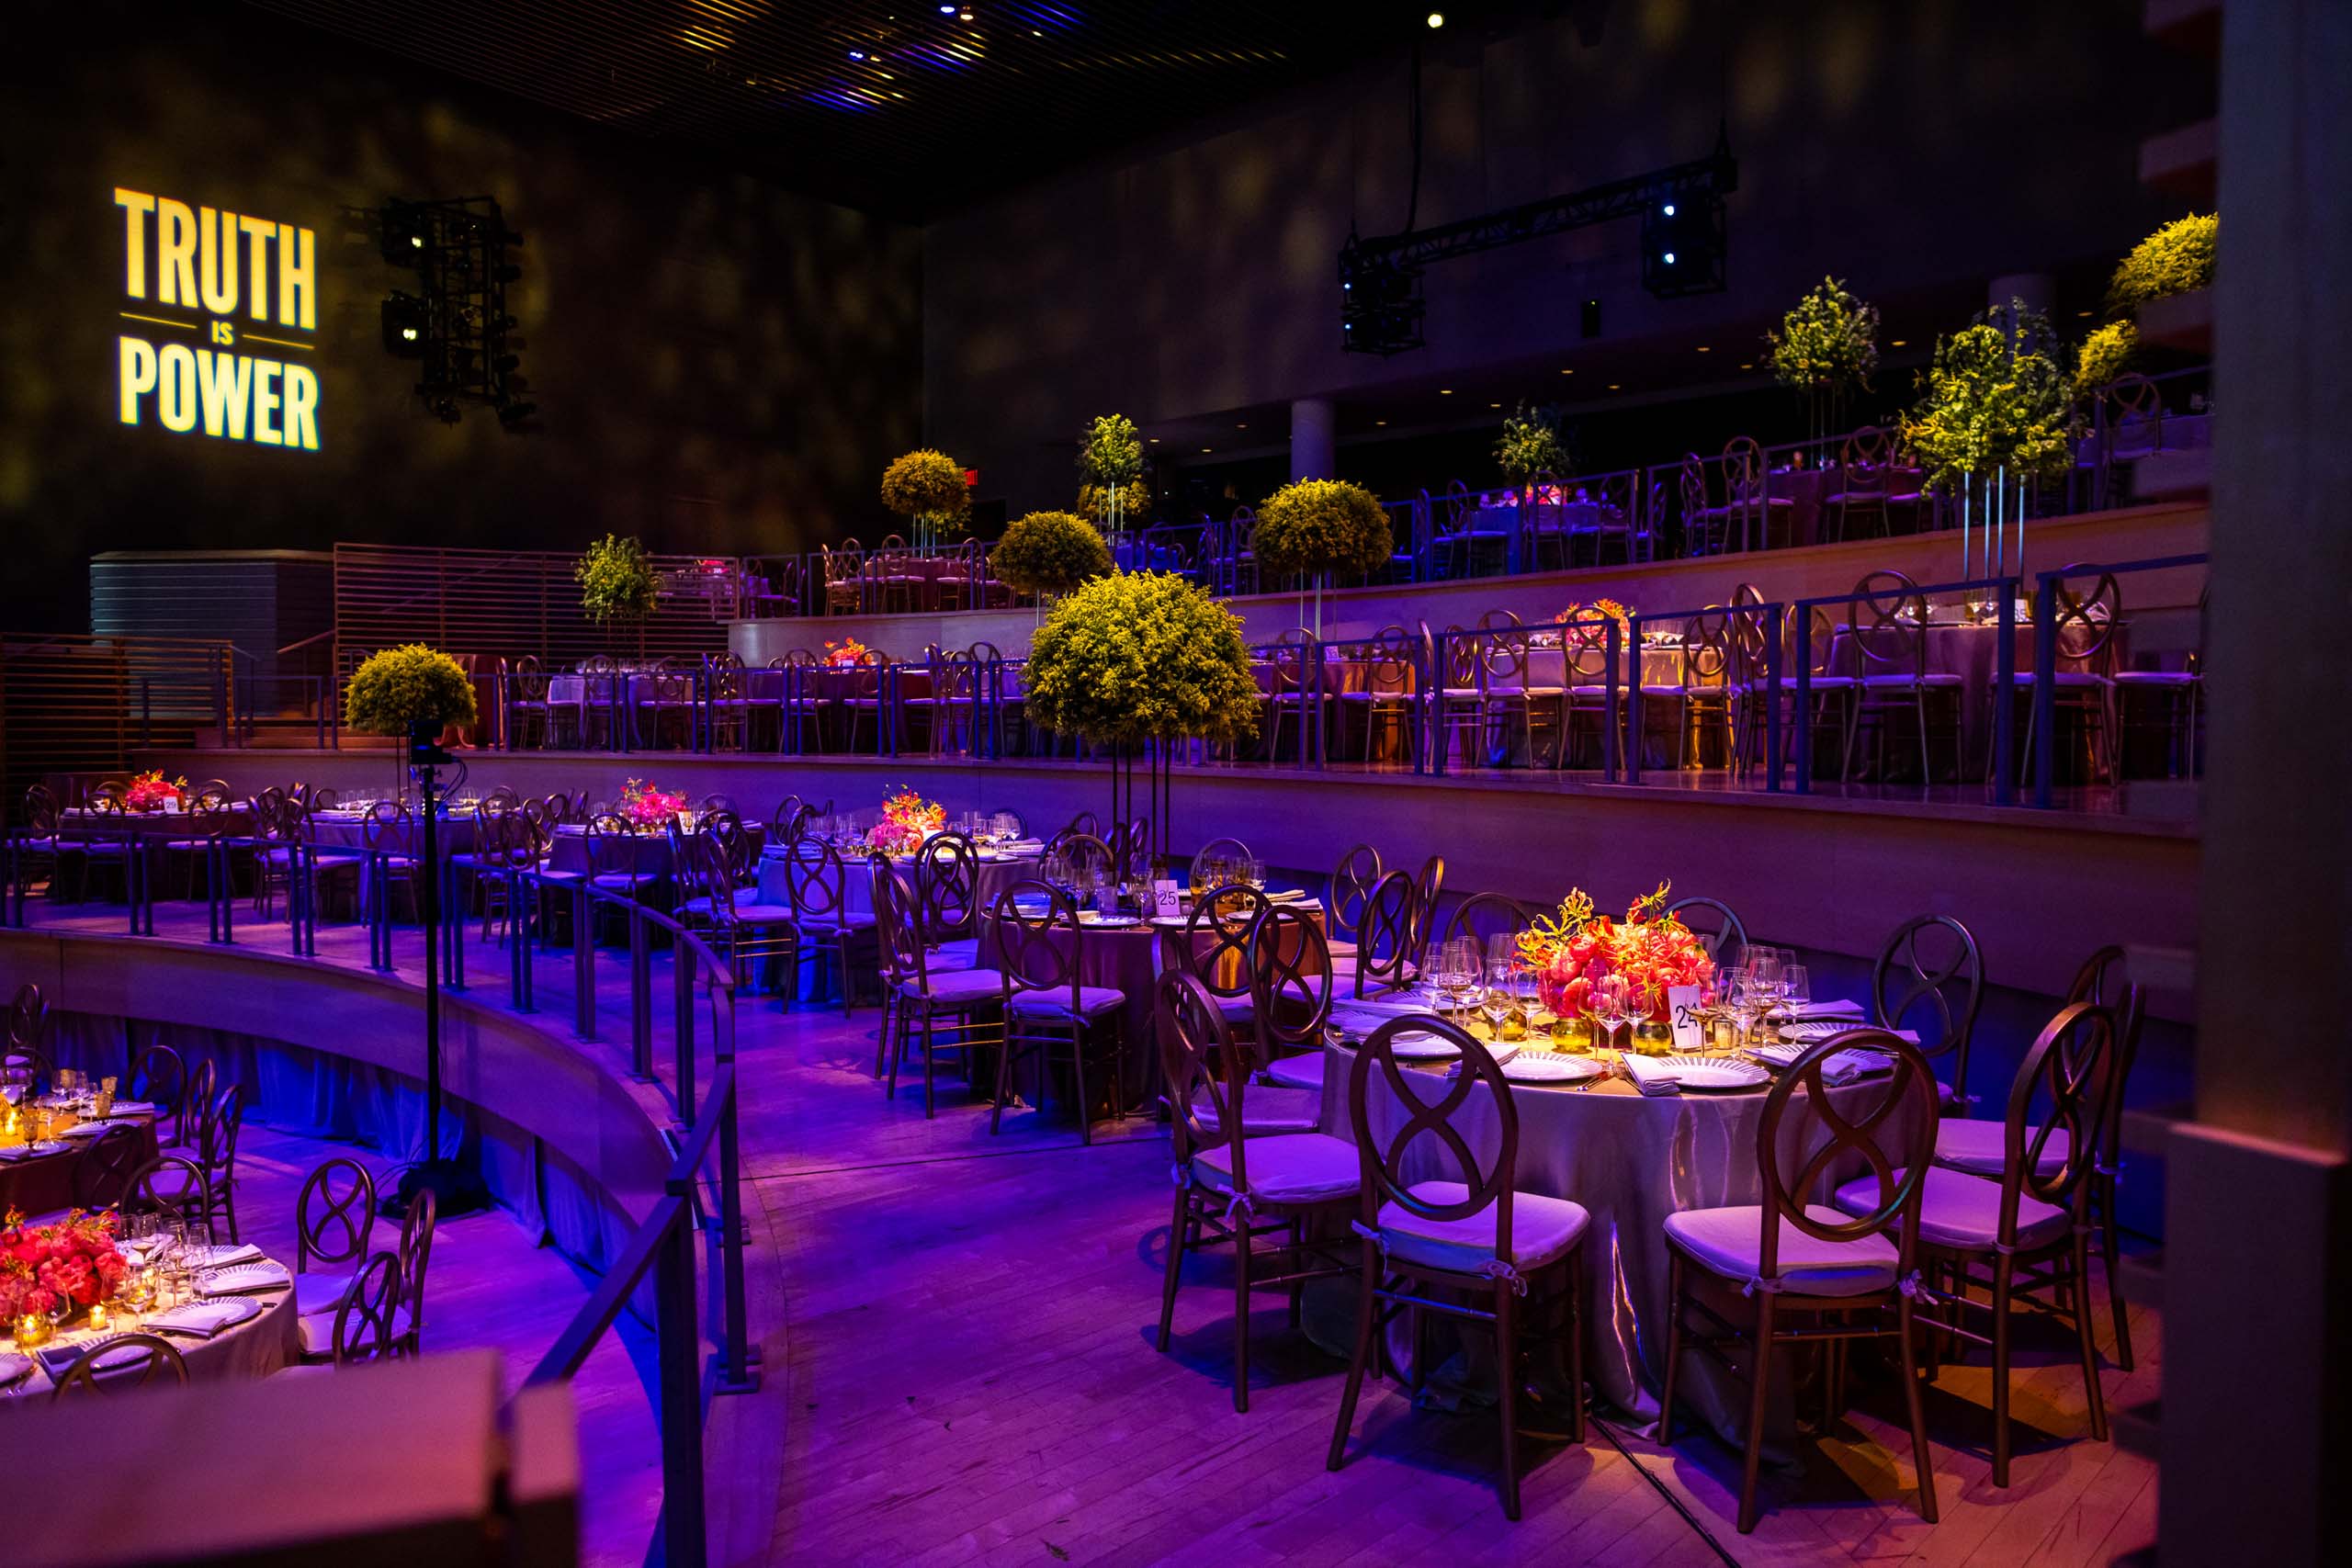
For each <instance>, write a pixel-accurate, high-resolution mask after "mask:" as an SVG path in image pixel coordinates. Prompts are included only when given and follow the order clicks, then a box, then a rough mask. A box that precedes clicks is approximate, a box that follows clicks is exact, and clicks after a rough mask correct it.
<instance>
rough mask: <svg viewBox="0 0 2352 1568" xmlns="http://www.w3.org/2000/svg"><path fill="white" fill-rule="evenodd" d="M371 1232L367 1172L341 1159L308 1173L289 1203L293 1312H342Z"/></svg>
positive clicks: (371, 1190)
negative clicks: (321, 1268)
mask: <svg viewBox="0 0 2352 1568" xmlns="http://www.w3.org/2000/svg"><path fill="white" fill-rule="evenodd" d="M375 1231H376V1179H375V1178H374V1177H372V1176H370V1175H369V1174H368V1168H367V1167H366V1166H364V1165H361V1164H360V1163H359V1162H358V1161H357V1160H356V1159H353V1158H351V1157H350V1156H346V1155H336V1156H333V1157H332V1158H329V1159H325V1160H322V1161H321V1162H320V1163H319V1164H318V1165H317V1166H315V1167H314V1168H312V1169H311V1174H310V1176H309V1177H308V1178H307V1179H304V1181H303V1183H302V1190H301V1191H300V1194H298V1195H297V1196H296V1198H295V1200H294V1310H295V1311H296V1312H297V1313H299V1314H300V1315H302V1316H304V1317H313V1316H317V1315H319V1314H322V1313H331V1312H334V1311H337V1310H338V1309H340V1308H341V1307H342V1305H343V1303H344V1298H345V1297H346V1296H348V1295H350V1293H351V1287H352V1283H353V1281H354V1280H356V1278H357V1273H356V1271H357V1269H359V1267H360V1266H361V1265H362V1264H363V1263H365V1262H366V1261H367V1259H368V1238H369V1237H371V1236H372V1235H375ZM313 1263H317V1264H323V1265H326V1266H327V1268H328V1269H329V1272H326V1273H319V1274H314V1273H312V1272H311V1265H312V1264H313ZM337 1265H340V1266H341V1269H337V1267H336V1266H337ZM345 1270H348V1271H347V1272H346V1271H345Z"/></svg>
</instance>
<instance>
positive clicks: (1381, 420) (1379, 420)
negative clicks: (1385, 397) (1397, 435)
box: [1372, 419, 1388, 424]
mask: <svg viewBox="0 0 2352 1568" xmlns="http://www.w3.org/2000/svg"><path fill="white" fill-rule="evenodd" d="M1372 423H1374V424H1386V423H1388V422H1387V421H1386V420H1385V419H1375V420H1374V421H1373V422H1372Z"/></svg>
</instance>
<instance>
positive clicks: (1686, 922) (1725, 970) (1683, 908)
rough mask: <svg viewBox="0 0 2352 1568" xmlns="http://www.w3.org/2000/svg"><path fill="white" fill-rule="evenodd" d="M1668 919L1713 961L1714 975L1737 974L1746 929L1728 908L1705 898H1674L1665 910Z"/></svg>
mask: <svg viewBox="0 0 2352 1568" xmlns="http://www.w3.org/2000/svg"><path fill="white" fill-rule="evenodd" d="M1666 916H1667V918H1668V919H1671V920H1678V921H1679V922H1680V923H1681V925H1682V929H1683V930H1685V931H1689V932H1690V933H1691V935H1692V936H1694V937H1696V938H1697V939H1698V941H1699V945H1700V946H1701V947H1702V948H1704V949H1706V953H1707V957H1708V958H1709V959H1710V960H1711V961H1713V964H1714V966H1715V973H1716V974H1717V975H1721V976H1730V975H1732V974H1734V973H1736V972H1737V970H1738V968H1739V961H1740V960H1741V958H1743V957H1744V956H1746V954H1747V926H1746V925H1745V924H1743V923H1742V922H1741V920H1740V918H1739V916H1738V915H1737V914H1736V913H1735V912H1734V911H1733V909H1732V907H1731V906H1730V905H1728V904H1726V903H1724V901H1723V900H1722V899H1720V898H1708V897H1701V896H1699V895H1697V894H1693V895H1692V896H1691V897H1688V898H1677V899H1676V900H1675V901H1674V902H1673V903H1671V904H1668V906H1667V907H1666Z"/></svg>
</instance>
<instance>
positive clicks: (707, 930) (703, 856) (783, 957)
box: [670, 831, 849, 1015]
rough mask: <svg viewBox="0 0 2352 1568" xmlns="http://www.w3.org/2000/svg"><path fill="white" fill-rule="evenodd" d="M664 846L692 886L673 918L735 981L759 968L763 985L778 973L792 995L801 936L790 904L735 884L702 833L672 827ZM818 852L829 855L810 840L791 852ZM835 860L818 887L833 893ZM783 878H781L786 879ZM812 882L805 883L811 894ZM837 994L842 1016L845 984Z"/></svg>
mask: <svg viewBox="0 0 2352 1568" xmlns="http://www.w3.org/2000/svg"><path fill="white" fill-rule="evenodd" d="M670 846H671V847H670V855H671V863H672V864H673V866H674V867H675V868H676V870H675V875H676V877H677V879H678V883H679V886H681V887H684V888H690V889H693V890H694V895H693V897H688V898H686V899H684V900H683V901H681V902H680V903H679V905H678V919H679V922H680V923H681V924H682V925H684V926H685V927H686V928H687V929H688V930H689V931H695V932H696V933H697V934H699V935H700V936H701V937H702V938H703V940H704V941H706V942H708V943H709V944H710V946H711V948H712V950H713V951H714V952H716V953H719V954H721V955H722V956H724V957H725V959H726V960H727V962H728V964H729V965H730V966H732V967H733V968H734V969H735V971H736V978H737V982H738V984H739V985H748V984H751V983H752V982H753V979H754V976H755V975H756V974H757V973H758V972H759V971H760V970H762V969H764V970H765V971H766V980H765V983H766V984H767V985H768V986H769V987H771V988H773V987H774V986H775V983H776V981H777V979H778V978H779V977H783V978H787V979H789V980H790V982H791V988H792V990H793V992H794V994H795V995H797V994H798V991H799V974H800V956H801V952H802V945H801V944H802V941H803V938H802V934H801V929H800V923H799V917H798V914H797V910H796V909H795V908H794V907H793V906H791V905H790V904H770V903H767V902H764V901H763V900H762V899H761V898H760V897H759V895H758V893H757V892H756V891H754V890H752V889H745V888H739V887H737V886H735V884H734V878H733V876H732V874H731V873H730V870H729V866H728V863H727V852H726V851H725V850H724V849H722V848H720V846H719V844H718V841H717V840H714V839H712V838H710V837H708V836H707V835H705V834H701V833H695V834H690V835H680V834H678V833H676V832H674V831H673V833H672V834H671V840H670ZM818 851H824V852H827V853H831V850H830V847H829V846H826V845H822V844H820V843H819V842H818V841H817V840H815V839H814V838H803V839H801V840H797V842H796V843H795V844H794V845H793V847H792V851H791V853H792V855H793V856H794V857H796V858H797V857H798V856H800V855H801V854H802V853H804V852H808V853H811V854H813V853H815V852H818ZM840 864H841V859H840V857H839V856H838V855H835V856H834V857H833V865H834V867H835V877H834V880H833V881H832V882H831V883H829V884H824V885H823V886H830V887H831V888H833V889H834V890H835V891H836V894H838V889H839V887H840V880H839V870H838V868H839V867H840ZM789 880H790V879H789V877H787V878H786V881H787V883H788V882H789ZM816 886H818V885H817V884H813V883H812V884H811V896H812V897H813V896H814V891H815V889H816ZM787 896H789V889H788V888H787ZM836 903H837V904H838V898H837V899H836ZM843 992H844V995H843V999H842V1012H843V1013H844V1015H846V1013H847V1012H848V1010H849V1009H848V999H847V995H846V992H847V986H846V985H844V987H843Z"/></svg>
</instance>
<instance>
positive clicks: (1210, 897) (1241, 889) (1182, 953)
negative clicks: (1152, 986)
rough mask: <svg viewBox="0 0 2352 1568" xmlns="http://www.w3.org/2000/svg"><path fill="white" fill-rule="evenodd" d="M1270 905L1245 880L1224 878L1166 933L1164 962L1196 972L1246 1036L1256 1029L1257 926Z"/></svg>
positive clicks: (1231, 1023) (1232, 1023)
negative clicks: (1225, 880) (1225, 881)
mask: <svg viewBox="0 0 2352 1568" xmlns="http://www.w3.org/2000/svg"><path fill="white" fill-rule="evenodd" d="M1272 908H1273V905H1272V903H1271V902H1270V901H1269V900H1268V899H1267V897H1266V896H1265V894H1264V893H1262V892H1261V891H1259V890H1258V889H1257V888H1255V887H1252V886H1250V885H1249V884H1248V883H1246V882H1235V883H1228V884H1227V885H1226V886H1222V887H1216V888H1211V889H1208V890H1207V891H1204V893H1203V894H1202V895H1201V896H1200V897H1197V898H1195V899H1193V911H1192V913H1191V914H1189V915H1187V916H1185V917H1184V926H1183V929H1182V931H1172V932H1170V933H1168V937H1167V945H1166V947H1165V949H1164V951H1163V953H1162V957H1163V960H1164V962H1163V963H1162V964H1161V967H1162V968H1168V969H1182V970H1183V971H1185V972H1186V973H1187V974H1190V975H1192V976H1195V977H1196V978H1198V979H1199V980H1200V982H1201V984H1202V986H1203V987H1204V988H1205V989H1206V990H1207V991H1208V993H1209V995H1211V996H1212V997H1215V998H1216V1005H1217V1010H1218V1011H1219V1012H1220V1013H1221V1014H1223V1015H1224V1018H1225V1021H1226V1024H1227V1027H1228V1028H1230V1029H1233V1030H1234V1031H1236V1032H1238V1033H1240V1034H1242V1035H1244V1036H1245V1037H1246V1036H1248V1035H1250V1034H1251V1033H1252V1032H1253V1031H1254V1020H1255V1018H1256V1016H1257V1015H1256V1012H1255V1008H1256V1006H1257V985H1258V978H1257V969H1256V964H1257V961H1258V959H1259V958H1260V957H1261V956H1262V955H1263V954H1264V953H1266V952H1269V951H1271V950H1263V949H1261V948H1259V947H1258V946H1257V944H1256V941H1255V939H1256V937H1257V934H1258V928H1259V926H1260V925H1261V924H1262V923H1263V922H1264V920H1265V919H1266V915H1267V913H1268V911H1270V910H1271V909H1272Z"/></svg>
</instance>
